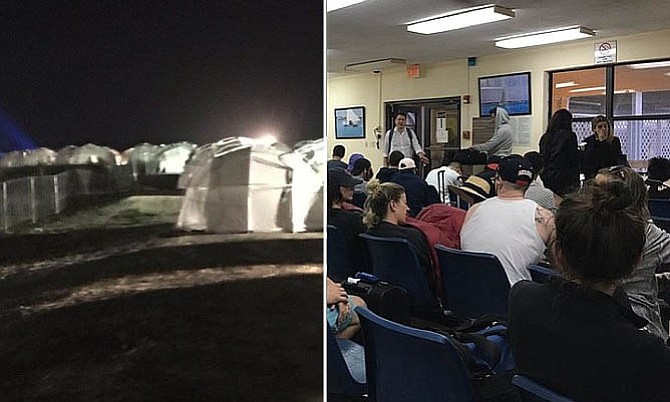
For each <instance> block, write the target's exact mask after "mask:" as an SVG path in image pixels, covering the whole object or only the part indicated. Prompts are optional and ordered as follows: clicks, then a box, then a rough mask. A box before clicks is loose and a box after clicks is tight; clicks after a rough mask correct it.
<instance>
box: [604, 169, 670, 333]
mask: <svg viewBox="0 0 670 402" xmlns="http://www.w3.org/2000/svg"><path fill="white" fill-rule="evenodd" d="M595 181H596V185H599V184H600V185H602V184H603V183H607V182H611V181H620V182H623V183H625V184H626V186H627V187H628V188H629V189H630V191H631V194H632V196H633V203H632V204H631V205H630V207H629V209H630V212H631V213H632V214H634V215H637V216H638V217H639V218H640V219H641V220H642V221H644V222H645V223H646V224H645V242H644V248H643V249H642V258H641V259H640V262H639V263H638V264H637V265H636V266H635V269H634V270H633V273H631V274H630V275H628V276H626V277H625V278H623V279H622V280H621V282H620V284H621V288H622V289H623V290H624V291H625V292H626V294H627V295H628V301H629V302H630V305H631V307H632V308H633V311H634V312H635V314H637V315H639V316H640V317H644V318H645V319H646V320H647V321H649V325H647V329H648V330H649V332H651V333H652V334H654V335H656V336H659V337H660V338H661V339H663V340H664V341H665V340H666V339H668V331H666V330H665V328H664V327H663V324H662V323H661V311H660V307H659V304H658V284H657V281H656V272H659V271H662V269H663V268H665V265H666V264H669V263H670V235H669V234H668V233H666V232H665V231H663V230H661V229H659V228H658V227H657V226H656V225H654V224H653V223H651V222H650V221H649V210H648V209H647V202H648V199H647V187H646V186H645V185H644V180H643V179H642V176H640V175H639V174H637V172H635V171H634V170H633V169H631V168H629V167H623V166H616V167H613V168H609V169H602V170H601V171H599V172H598V174H597V175H596V180H595Z"/></svg>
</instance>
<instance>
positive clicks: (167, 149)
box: [0, 141, 196, 174]
mask: <svg viewBox="0 0 670 402" xmlns="http://www.w3.org/2000/svg"><path fill="white" fill-rule="evenodd" d="M195 149H196V145H195V144H192V143H190V142H185V141H184V142H178V143H174V144H169V145H152V144H148V143H142V144H139V145H137V146H135V147H132V148H129V149H127V150H125V151H123V152H119V151H117V150H115V149H112V148H109V147H105V146H100V145H95V144H86V145H82V146H75V145H68V146H66V147H64V148H62V149H60V150H58V151H54V150H51V149H49V148H36V149H30V150H23V151H12V152H9V153H6V154H4V155H2V157H1V158H0V168H15V167H27V166H53V165H86V164H101V165H106V166H116V165H127V164H130V165H132V166H133V171H136V170H141V171H142V172H143V173H146V174H161V173H164V174H181V173H182V172H183V170H184V166H185V164H186V161H187V160H188V159H189V157H190V156H191V154H192V153H193V152H194V151H195Z"/></svg>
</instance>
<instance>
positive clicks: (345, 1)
mask: <svg viewBox="0 0 670 402" xmlns="http://www.w3.org/2000/svg"><path fill="white" fill-rule="evenodd" d="M364 1H365V0H327V1H326V11H327V12H331V11H335V10H339V9H340V8H344V7H349V6H353V5H354V4H358V3H362V2H364Z"/></svg>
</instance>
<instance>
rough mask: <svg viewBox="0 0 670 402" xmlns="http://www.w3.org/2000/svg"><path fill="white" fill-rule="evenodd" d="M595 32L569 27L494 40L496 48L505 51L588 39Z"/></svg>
mask: <svg viewBox="0 0 670 402" xmlns="http://www.w3.org/2000/svg"><path fill="white" fill-rule="evenodd" d="M594 35H595V32H593V30H591V29H589V28H584V27H579V26H578V27H569V28H560V29H554V30H551V31H542V32H534V33H530V34H524V35H515V36H508V37H505V38H500V39H497V40H496V46H497V47H502V48H505V49H517V48H520V47H528V46H537V45H546V44H548V43H557V42H565V41H568V40H575V39H582V38H590V37H592V36H594Z"/></svg>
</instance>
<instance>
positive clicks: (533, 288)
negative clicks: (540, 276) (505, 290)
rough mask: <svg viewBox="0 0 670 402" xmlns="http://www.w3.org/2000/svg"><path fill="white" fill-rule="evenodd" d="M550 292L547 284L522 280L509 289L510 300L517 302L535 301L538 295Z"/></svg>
mask: <svg viewBox="0 0 670 402" xmlns="http://www.w3.org/2000/svg"><path fill="white" fill-rule="evenodd" d="M549 292H550V288H549V284H546V283H537V282H533V281H528V280H522V281H519V282H517V283H515V284H514V285H512V288H511V289H510V299H515V300H519V301H524V300H533V299H537V298H538V297H539V296H540V295H544V294H547V293H549Z"/></svg>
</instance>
